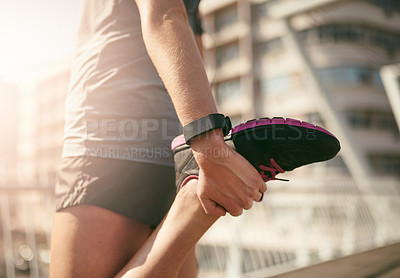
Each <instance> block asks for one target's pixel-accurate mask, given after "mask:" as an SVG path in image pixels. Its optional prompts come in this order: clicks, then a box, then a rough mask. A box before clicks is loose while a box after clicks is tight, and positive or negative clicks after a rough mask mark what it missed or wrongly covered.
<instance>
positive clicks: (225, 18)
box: [215, 5, 238, 32]
mask: <svg viewBox="0 0 400 278" xmlns="http://www.w3.org/2000/svg"><path fill="white" fill-rule="evenodd" d="M237 21H238V10H237V5H232V6H229V7H226V8H224V9H221V10H219V11H217V12H216V13H215V31H216V32H220V31H221V30H223V29H224V28H226V27H228V26H230V25H233V24H234V23H236V22H237Z"/></svg>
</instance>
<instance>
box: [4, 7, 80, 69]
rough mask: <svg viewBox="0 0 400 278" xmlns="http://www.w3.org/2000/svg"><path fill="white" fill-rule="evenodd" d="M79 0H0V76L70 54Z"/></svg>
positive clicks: (75, 30) (73, 43) (76, 22)
mask: <svg viewBox="0 0 400 278" xmlns="http://www.w3.org/2000/svg"><path fill="white" fill-rule="evenodd" d="M80 5H81V0H0V77H4V76H7V75H11V74H16V73H18V72H20V71H22V70H24V69H32V68H35V67H37V66H39V65H41V64H46V63H51V62H53V61H56V60H57V59H64V58H68V57H71V56H72V53H73V51H74V46H75V36H76V32H77V27H78V20H79V9H80Z"/></svg>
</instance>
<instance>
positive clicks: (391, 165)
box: [0, 0, 400, 277]
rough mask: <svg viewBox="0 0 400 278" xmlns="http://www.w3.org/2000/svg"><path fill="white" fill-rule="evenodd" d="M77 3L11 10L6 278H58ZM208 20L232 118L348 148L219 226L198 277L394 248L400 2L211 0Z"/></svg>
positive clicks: (4, 9) (399, 218) (205, 8)
mask: <svg viewBox="0 0 400 278" xmlns="http://www.w3.org/2000/svg"><path fill="white" fill-rule="evenodd" d="M80 2H81V1H79V0H70V1H65V0H63V1H49V0H40V1H35V2H34V4H33V2H31V1H27V0H18V1H0V5H1V7H0V10H1V11H0V13H1V14H0V15H1V16H0V25H1V26H0V31H1V38H0V40H1V41H0V43H1V46H0V55H1V56H0V57H1V58H0V63H1V66H0V127H1V131H2V137H1V139H0V211H1V214H0V218H1V219H0V227H1V229H0V277H47V276H48V263H49V260H50V256H49V242H50V230H51V226H52V215H53V211H54V194H53V188H54V184H55V179H56V175H57V165H58V162H59V160H60V155H61V147H62V140H63V125H64V112H65V108H64V99H65V96H66V94H67V91H68V81H69V76H70V63H71V59H72V54H71V53H72V51H73V45H74V34H75V32H76V27H77V23H78V22H77V21H78V14H79V6H80ZM201 14H202V17H203V27H204V29H205V31H206V34H205V35H204V36H203V44H204V47H205V51H204V54H205V65H206V68H207V71H208V74H209V79H210V81H211V83H212V88H213V92H214V96H215V99H216V101H217V103H218V106H219V109H220V111H221V112H222V113H224V114H227V115H229V116H231V119H232V120H233V122H234V123H239V122H241V121H244V120H248V119H253V118H258V117H273V116H283V117H290V118H296V119H301V120H304V121H308V122H311V123H313V124H317V125H320V126H323V127H325V128H327V129H328V130H330V131H332V132H333V133H334V134H335V135H337V137H338V138H339V140H340V141H341V144H342V150H341V152H340V154H339V155H338V156H337V157H336V158H334V159H333V160H331V161H328V162H326V163H319V164H315V165H311V166H306V167H302V168H300V169H298V170H296V171H295V172H293V173H285V174H284V175H283V176H282V177H283V178H288V179H289V180H290V181H289V182H280V181H273V182H269V183H268V194H267V195H266V197H265V198H264V201H263V202H262V203H260V204H257V205H255V206H254V207H253V209H252V210H251V211H249V212H246V213H245V214H244V215H243V216H241V217H239V218H232V217H229V216H227V217H224V218H223V219H221V220H219V222H217V224H216V225H215V226H213V227H212V229H211V230H210V231H209V232H208V233H207V234H206V235H205V236H204V238H203V239H202V240H201V241H200V244H199V245H198V247H197V254H198V260H199V267H200V277H268V276H275V275H280V274H283V273H286V272H289V271H293V270H296V269H300V268H303V267H306V266H312V265H315V264H318V263H321V262H325V261H330V260H337V261H338V262H339V260H338V258H341V257H344V256H349V255H353V254H357V253H360V252H363V251H367V250H374V249H376V248H379V247H384V246H396V244H397V243H399V242H400V133H399V127H400V1H399V0H219V1H215V0H202V2H201ZM53 23H54V24H53ZM21 69H23V70H21ZM393 244H395V245H393ZM399 249H400V247H399V246H397V249H395V250H397V251H396V252H397V254H398V253H399V252H400V251H399ZM376 250H383V249H376ZM380 256H381V255H380ZM382 256H383V257H384V255H382ZM354 258H359V257H354ZM392 259H393V256H392ZM399 260H400V258H398V257H397V266H398V265H399V264H400V263H399ZM389 263H391V265H392V267H389V268H387V267H386V268H385V269H386V270H385V271H383V272H382V271H381V272H379V271H380V270H379V269H378V270H376V269H375V270H371V271H370V272H365V275H364V276H356V275H349V273H347V274H345V273H342V274H339V273H340V271H339V270H340V266H339V267H337V268H336V270H332V269H334V268H331V270H330V271H331V272H332V271H338V272H337V273H336V274H337V275H336V276H335V273H333V274H332V273H330V275H333V276H328V275H325V274H324V276H326V277H395V276H390V275H391V274H392V275H396V274H394V273H397V275H400V274H399V270H398V269H396V267H393V263H392V262H390V261H389ZM375 264H378V263H377V262H375ZM363 267H364V269H368V266H367V265H364V266H363ZM373 271H375V272H373ZM376 271H378V272H376ZM396 271H397V272H396ZM374 273H375V274H376V273H378V274H377V275H375V274H374ZM380 274H382V275H387V276H379V275H380ZM368 275H370V276H368ZM371 275H375V276H371ZM321 276H322V275H321ZM282 277H283V276H282ZM285 277H286V276H285ZM287 277H289V276H287ZM290 277H307V276H300V274H298V275H297V276H296V274H294V276H290ZM308 277H316V276H308ZM396 277H400V276H396Z"/></svg>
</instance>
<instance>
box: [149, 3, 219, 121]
mask: <svg viewBox="0 0 400 278" xmlns="http://www.w3.org/2000/svg"><path fill="white" fill-rule="evenodd" d="M145 12H147V13H156V12H158V13H161V14H162V16H160V15H161V14H159V16H154V15H149V14H147V15H146V16H142V32H143V39H144V42H145V44H146V48H147V51H148V53H149V55H150V57H151V59H152V61H153V63H154V65H155V67H156V68H157V71H158V73H159V74H160V76H161V78H162V80H163V82H164V84H165V86H166V88H167V90H168V92H169V94H170V96H171V99H172V102H173V103H174V106H175V109H176V111H177V114H178V117H179V120H180V121H181V123H182V125H186V124H187V123H189V122H191V121H193V120H195V119H198V118H200V117H202V116H205V115H208V114H210V113H216V112H217V108H216V105H215V102H214V98H213V96H212V93H211V88H210V85H209V82H208V79H207V75H206V72H205V69H204V66H203V62H202V58H201V55H200V52H199V50H198V48H197V45H196V41H195V38H194V36H193V33H192V30H191V28H190V25H189V23H188V22H187V19H186V17H185V14H184V13H185V12H184V8H183V7H182V9H180V8H172V9H165V11H163V10H162V9H161V11H151V10H150V11H149V10H146V11H145ZM160 17H161V19H159V18H160ZM154 18H157V19H158V20H154Z"/></svg>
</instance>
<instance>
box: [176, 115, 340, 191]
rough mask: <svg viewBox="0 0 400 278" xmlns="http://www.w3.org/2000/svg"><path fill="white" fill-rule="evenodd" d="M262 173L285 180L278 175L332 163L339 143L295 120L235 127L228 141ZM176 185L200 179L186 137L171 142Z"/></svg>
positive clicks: (266, 120)
mask: <svg viewBox="0 0 400 278" xmlns="http://www.w3.org/2000/svg"><path fill="white" fill-rule="evenodd" d="M224 139H225V143H226V144H228V145H229V146H230V147H231V148H233V149H234V150H236V151H237V152H238V153H239V154H241V155H242V156H243V157H244V158H246V159H247V160H248V161H249V162H250V163H251V165H253V166H254V167H255V168H256V169H257V171H258V172H259V173H260V175H261V177H262V178H263V180H264V181H270V180H282V179H279V178H277V177H276V175H277V174H280V173H284V172H286V171H292V170H294V169H296V168H298V167H300V166H303V165H307V164H311V163H315V162H321V161H326V160H329V159H331V158H333V157H335V155H336V154H337V153H338V152H339V150H340V143H339V140H338V139H337V138H336V137H335V136H334V135H333V134H332V133H330V132H329V131H327V130H326V129H324V128H322V127H320V126H315V125H313V124H310V123H307V122H302V121H299V120H295V119H290V118H287V119H284V118H278V117H276V118H272V119H270V118H261V119H258V120H250V121H247V122H246V123H243V124H240V125H237V126H235V127H234V128H232V129H231V131H230V133H229V134H228V135H227V136H226V137H225V138H224ZM171 149H172V152H173V154H174V161H175V174H176V186H177V188H178V189H180V188H181V187H182V186H183V185H184V184H185V183H186V182H187V181H188V180H190V179H192V178H198V175H199V166H198V165H197V163H196V160H195V159H194V156H193V153H192V150H191V148H190V146H189V145H187V144H186V142H185V138H184V137H183V135H179V136H178V137H176V138H175V139H174V140H173V141H172V143H171Z"/></svg>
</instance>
